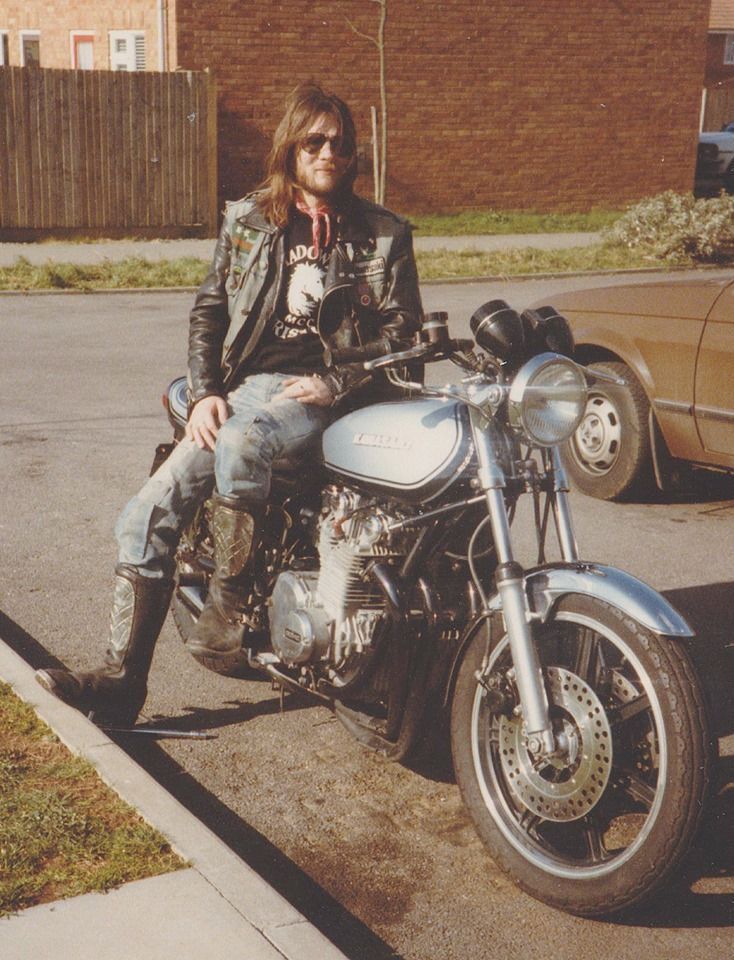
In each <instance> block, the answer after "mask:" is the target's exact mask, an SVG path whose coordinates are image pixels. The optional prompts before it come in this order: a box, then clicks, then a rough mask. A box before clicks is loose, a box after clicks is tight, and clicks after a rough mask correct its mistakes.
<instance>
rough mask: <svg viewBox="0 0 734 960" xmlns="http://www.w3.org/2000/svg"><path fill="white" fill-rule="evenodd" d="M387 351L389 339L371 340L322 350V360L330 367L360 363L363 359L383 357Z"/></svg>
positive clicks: (388, 349) (388, 351)
mask: <svg viewBox="0 0 734 960" xmlns="http://www.w3.org/2000/svg"><path fill="white" fill-rule="evenodd" d="M389 353H390V341H389V340H373V341H372V342H371V343H365V344H364V345H363V346H359V347H342V348H341V349H339V350H330V349H328V348H327V349H326V350H325V351H324V361H325V362H326V366H327V367H331V366H336V365H338V364H340V363H362V362H363V361H365V360H374V359H375V358H376V357H384V356H385V354H389Z"/></svg>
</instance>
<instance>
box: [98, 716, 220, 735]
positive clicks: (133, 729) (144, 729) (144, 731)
mask: <svg viewBox="0 0 734 960" xmlns="http://www.w3.org/2000/svg"><path fill="white" fill-rule="evenodd" d="M87 719H88V720H91V721H92V723H94V722H95V720H94V710H92V711H90V713H89V714H88V715H87ZM98 726H99V729H100V730H103V731H104V732H105V733H121V734H125V735H127V734H129V733H131V734H134V735H135V736H144V737H155V738H156V739H158V740H216V739H217V738H218V737H219V734H218V733H207V731H205V730H173V729H169V728H166V727H156V726H153V725H147V724H144V723H141V724H140V725H138V726H135V724H133V725H132V726H130V727H124V726H122V727H117V726H112V725H111V724H106V723H101V724H98Z"/></svg>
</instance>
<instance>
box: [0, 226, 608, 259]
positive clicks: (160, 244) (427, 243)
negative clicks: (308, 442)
mask: <svg viewBox="0 0 734 960" xmlns="http://www.w3.org/2000/svg"><path fill="white" fill-rule="evenodd" d="M599 236H600V235H599V234H598V233H523V234H507V235H501V234H500V235H492V236H486V235H485V236H460V237H421V236H418V235H416V236H415V238H414V245H415V249H416V250H481V251H489V252H491V251H493V250H508V249H512V248H518V247H534V248H536V249H538V250H562V249H566V248H568V247H582V246H589V245H591V244H593V243H598V242H599ZM214 243H215V241H214V240H213V239H209V240H99V241H98V242H96V243H64V242H63V241H59V242H49V243H0V267H10V266H12V265H13V264H14V263H15V262H16V260H17V259H18V258H19V257H25V259H26V260H29V261H30V262H31V263H32V264H34V265H35V266H41V265H43V264H44V263H48V261H53V262H54V263H77V264H94V263H102V262H103V261H105V260H124V259H125V258H126V257H143V258H144V259H146V260H152V261H156V260H172V259H175V258H177V257H196V258H197V259H199V260H210V259H211V256H212V252H213V250H214Z"/></svg>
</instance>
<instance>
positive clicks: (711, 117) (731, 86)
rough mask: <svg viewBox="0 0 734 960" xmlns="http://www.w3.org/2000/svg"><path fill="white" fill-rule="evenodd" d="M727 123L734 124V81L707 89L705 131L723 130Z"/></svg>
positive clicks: (726, 81)
mask: <svg viewBox="0 0 734 960" xmlns="http://www.w3.org/2000/svg"><path fill="white" fill-rule="evenodd" d="M727 123H734V80H725V81H724V82H723V83H721V84H718V85H717V86H715V87H707V88H706V99H705V101H704V109H703V129H704V130H721V128H722V127H723V126H724V125H725V124H727Z"/></svg>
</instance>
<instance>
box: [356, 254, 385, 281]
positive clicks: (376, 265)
mask: <svg viewBox="0 0 734 960" xmlns="http://www.w3.org/2000/svg"><path fill="white" fill-rule="evenodd" d="M384 273H385V258H384V257H372V259H371V260H355V261H354V275H355V277H360V278H367V277H379V276H382V275H383V274H384Z"/></svg>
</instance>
